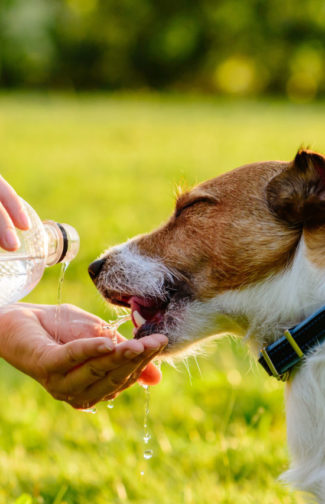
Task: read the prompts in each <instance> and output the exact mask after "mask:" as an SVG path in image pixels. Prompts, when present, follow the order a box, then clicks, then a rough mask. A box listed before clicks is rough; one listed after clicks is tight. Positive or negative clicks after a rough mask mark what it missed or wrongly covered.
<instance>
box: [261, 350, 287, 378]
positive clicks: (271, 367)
mask: <svg viewBox="0 0 325 504" xmlns="http://www.w3.org/2000/svg"><path fill="white" fill-rule="evenodd" d="M261 354H262V355H263V357H264V359H265V362H266V364H267V366H268V368H269V370H270V372H271V375H272V376H274V378H276V379H277V380H279V381H282V382H285V381H287V380H288V378H289V376H290V371H286V372H285V373H282V374H280V373H279V372H278V370H277V368H276V367H275V365H274V364H273V362H272V359H271V357H270V356H269V354H268V353H267V348H266V347H264V348H262V350H261Z"/></svg>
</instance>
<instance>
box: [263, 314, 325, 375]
mask: <svg viewBox="0 0 325 504" xmlns="http://www.w3.org/2000/svg"><path fill="white" fill-rule="evenodd" d="M324 340H325V306H323V307H322V308H321V309H320V310H318V311H316V312H315V313H313V314H312V315H311V316H310V317H308V318H306V319H305V320H303V321H302V322H301V323H300V324H298V325H296V326H294V327H292V328H290V329H287V330H286V331H285V332H284V336H282V338H280V339H279V340H277V341H275V342H274V343H271V345H269V346H268V347H265V348H263V350H262V351H261V353H260V356H259V359H258V362H259V363H260V364H261V365H262V366H263V367H264V369H265V370H266V371H267V373H268V374H269V375H270V376H275V377H276V378H277V379H278V380H282V381H286V380H287V379H288V378H289V375H290V371H291V370H292V368H293V367H294V366H295V365H296V364H298V363H299V362H301V360H302V358H303V357H304V355H305V354H306V353H308V352H309V351H310V350H312V349H313V348H314V347H316V346H318V345H320V344H321V343H322V342H323V341H324Z"/></svg>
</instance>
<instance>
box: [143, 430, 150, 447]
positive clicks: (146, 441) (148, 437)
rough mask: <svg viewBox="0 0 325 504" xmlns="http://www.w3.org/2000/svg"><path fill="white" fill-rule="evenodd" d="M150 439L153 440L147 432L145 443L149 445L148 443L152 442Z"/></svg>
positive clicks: (144, 438) (144, 437)
mask: <svg viewBox="0 0 325 504" xmlns="http://www.w3.org/2000/svg"><path fill="white" fill-rule="evenodd" d="M150 439H151V436H150V434H149V432H146V433H145V435H144V436H143V441H144V442H145V443H146V444H148V443H149V441H150Z"/></svg>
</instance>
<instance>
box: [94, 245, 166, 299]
mask: <svg viewBox="0 0 325 504" xmlns="http://www.w3.org/2000/svg"><path fill="white" fill-rule="evenodd" d="M103 257H105V258H107V257H109V268H108V270H106V271H103V272H102V273H101V274H100V277H99V280H98V283H97V288H98V289H99V290H100V291H102V290H105V287H106V286H107V285H109V287H110V289H112V290H115V291H117V292H120V293H125V294H129V293H130V292H131V293H132V294H134V295H137V296H143V297H148V296H149V297H150V296H152V297H157V298H159V299H162V300H163V299H164V298H165V296H166V292H165V290H164V287H165V282H166V281H168V282H172V281H173V280H174V279H175V274H174V273H173V272H172V271H171V270H170V269H168V268H166V266H165V265H164V264H163V263H162V262H161V261H159V260H157V259H152V258H151V257H146V256H143V255H141V254H140V253H139V252H138V250H137V247H136V245H135V243H133V241H132V240H130V241H128V242H126V243H123V244H122V245H118V246H116V247H113V248H111V249H109V253H108V254H107V252H105V253H104V254H103Z"/></svg>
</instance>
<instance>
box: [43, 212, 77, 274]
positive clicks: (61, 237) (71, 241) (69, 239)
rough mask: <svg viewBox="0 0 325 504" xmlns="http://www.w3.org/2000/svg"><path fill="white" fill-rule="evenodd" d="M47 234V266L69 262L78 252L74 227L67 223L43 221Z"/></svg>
mask: <svg viewBox="0 0 325 504" xmlns="http://www.w3.org/2000/svg"><path fill="white" fill-rule="evenodd" d="M43 224H44V226H45V229H47V235H48V255H47V261H46V265H47V266H52V265H53V264H57V263H60V262H66V263H69V262H70V261H72V259H74V258H75V257H76V255H77V254H78V252H79V247H80V238H79V235H78V232H77V231H76V229H75V228H74V227H72V226H70V225H69V224H62V223H59V222H54V221H44V222H43Z"/></svg>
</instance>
